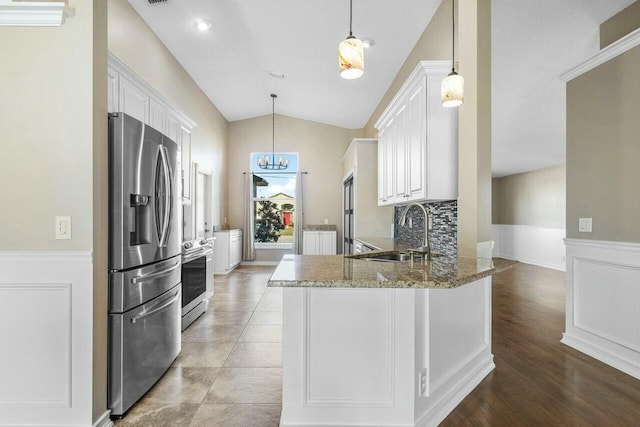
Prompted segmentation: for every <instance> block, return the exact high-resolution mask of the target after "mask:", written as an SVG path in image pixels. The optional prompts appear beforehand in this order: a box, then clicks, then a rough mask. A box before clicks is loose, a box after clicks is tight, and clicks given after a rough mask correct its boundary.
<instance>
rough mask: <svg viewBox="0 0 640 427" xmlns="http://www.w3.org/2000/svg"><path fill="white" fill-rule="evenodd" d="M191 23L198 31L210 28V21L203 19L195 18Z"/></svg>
mask: <svg viewBox="0 0 640 427" xmlns="http://www.w3.org/2000/svg"><path fill="white" fill-rule="evenodd" d="M193 25H195V27H196V28H197V29H198V30H200V31H207V30H208V29H209V28H211V22H209V21H205V20H204V19H196V20H195V22H194V23H193Z"/></svg>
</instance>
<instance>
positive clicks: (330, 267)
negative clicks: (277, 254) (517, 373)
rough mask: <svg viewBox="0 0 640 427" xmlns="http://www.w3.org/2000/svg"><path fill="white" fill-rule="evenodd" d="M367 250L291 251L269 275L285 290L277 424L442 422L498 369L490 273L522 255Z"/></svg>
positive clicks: (320, 424) (385, 424) (409, 424)
mask: <svg viewBox="0 0 640 427" xmlns="http://www.w3.org/2000/svg"><path fill="white" fill-rule="evenodd" d="M394 253H397V252H377V253H375V254H373V256H374V257H379V256H381V255H385V254H386V255H392V254H394ZM371 257H372V254H371V253H367V254H360V255H354V256H299V255H286V256H284V257H283V259H282V261H281V262H280V264H279V265H278V267H277V269H276V270H275V272H274V273H273V275H272V277H271V279H270V280H269V286H275V287H283V288H284V291H283V295H284V297H283V298H284V323H283V341H284V342H283V396H282V415H281V424H280V425H281V426H301V425H314V426H335V425H353V426H431V425H433V426H435V425H437V424H438V423H439V422H441V421H442V420H443V419H444V418H445V417H446V415H447V414H448V413H449V412H451V410H453V408H455V406H456V405H457V404H458V403H459V402H460V401H462V399H464V397H465V396H466V395H467V394H469V393H470V392H471V390H473V388H474V387H475V386H476V385H477V384H478V383H479V382H480V381H482V379H483V378H484V377H485V376H486V375H487V374H488V373H489V372H491V370H492V369H493V368H494V364H493V355H492V353H491V275H492V274H494V273H497V272H499V271H502V270H504V269H506V268H509V267H510V266H512V265H513V264H515V262H513V261H507V260H503V259H493V260H492V259H482V258H461V257H455V256H453V257H448V256H440V257H434V258H433V259H432V260H430V261H427V262H426V263H422V261H416V262H411V261H403V262H381V261H375V260H371V259H370V258H371ZM367 258H369V259H367Z"/></svg>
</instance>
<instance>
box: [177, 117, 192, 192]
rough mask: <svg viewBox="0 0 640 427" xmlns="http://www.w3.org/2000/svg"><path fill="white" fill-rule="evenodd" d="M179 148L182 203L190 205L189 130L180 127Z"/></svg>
mask: <svg viewBox="0 0 640 427" xmlns="http://www.w3.org/2000/svg"><path fill="white" fill-rule="evenodd" d="M179 138H180V147H181V150H182V151H181V156H180V157H181V160H182V162H181V164H182V202H183V203H184V204H189V203H191V168H190V166H187V165H191V129H189V128H187V127H185V126H180V136H179Z"/></svg>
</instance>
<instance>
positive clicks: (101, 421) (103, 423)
mask: <svg viewBox="0 0 640 427" xmlns="http://www.w3.org/2000/svg"><path fill="white" fill-rule="evenodd" d="M110 415H111V411H105V413H104V414H102V416H101V417H100V418H98V420H97V421H96V422H95V423H93V427H112V426H113V421H111V418H109V416H110Z"/></svg>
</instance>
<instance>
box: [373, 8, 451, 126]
mask: <svg viewBox="0 0 640 427" xmlns="http://www.w3.org/2000/svg"><path fill="white" fill-rule="evenodd" d="M456 44H457V40H456ZM456 49H457V48H456ZM443 59H449V60H450V59H451V1H449V0H444V1H443V2H442V4H441V5H440V7H439V8H438V10H437V11H436V13H435V14H434V15H433V18H432V19H431V22H429V25H428V26H427V28H426V29H425V30H424V32H423V33H422V36H420V38H419V39H418V41H417V42H416V44H415V46H414V47H413V49H412V50H411V52H410V53H409V56H407V59H406V60H405V61H404V63H403V64H402V66H401V67H400V70H399V71H398V74H396V76H395V78H394V79H393V82H391V85H390V86H389V88H388V89H387V91H386V92H385V94H384V96H383V97H382V99H381V100H380V103H379V104H378V106H377V107H376V109H375V110H374V112H373V114H372V115H371V117H370V118H369V121H368V122H367V124H366V125H365V128H364V135H365V137H366V138H376V137H377V135H378V131H377V130H376V128H375V127H373V125H374V124H375V122H376V121H377V120H378V119H379V118H380V115H381V114H382V112H383V111H384V109H385V108H387V105H389V103H390V102H391V100H392V99H393V97H394V96H395V95H396V93H397V92H398V90H400V88H401V87H402V85H403V84H404V82H405V81H406V80H407V77H409V75H410V74H411V72H412V71H413V70H414V69H415V68H416V66H417V65H418V62H420V61H428V60H443Z"/></svg>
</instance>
